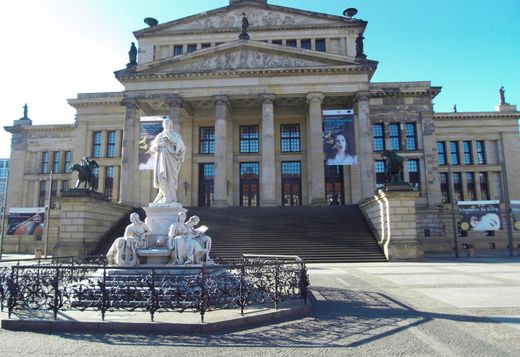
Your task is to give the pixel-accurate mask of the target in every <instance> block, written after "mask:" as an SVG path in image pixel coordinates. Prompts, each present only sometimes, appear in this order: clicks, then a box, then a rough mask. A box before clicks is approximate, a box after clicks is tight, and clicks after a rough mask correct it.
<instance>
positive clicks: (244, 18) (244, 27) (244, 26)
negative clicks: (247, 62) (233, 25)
mask: <svg viewBox="0 0 520 357" xmlns="http://www.w3.org/2000/svg"><path fill="white" fill-rule="evenodd" d="M248 28H249V20H248V19H247V16H246V14H245V13H242V33H241V34H240V36H238V38H240V39H241V40H249V34H248V33H247V29H248Z"/></svg>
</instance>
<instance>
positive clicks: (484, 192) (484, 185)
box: [478, 172, 489, 200]
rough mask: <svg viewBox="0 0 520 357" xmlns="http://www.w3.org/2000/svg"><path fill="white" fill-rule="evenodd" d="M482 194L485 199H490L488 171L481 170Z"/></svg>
mask: <svg viewBox="0 0 520 357" xmlns="http://www.w3.org/2000/svg"><path fill="white" fill-rule="evenodd" d="M478 178H479V181H480V196H481V197H482V199H483V200H489V184H488V175H487V172H479V174H478Z"/></svg>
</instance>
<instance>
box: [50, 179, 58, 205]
mask: <svg viewBox="0 0 520 357" xmlns="http://www.w3.org/2000/svg"><path fill="white" fill-rule="evenodd" d="M57 195H58V181H55V180H54V181H52V185H51V208H52V209H54V208H56V197H57Z"/></svg>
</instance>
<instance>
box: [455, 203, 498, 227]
mask: <svg viewBox="0 0 520 357" xmlns="http://www.w3.org/2000/svg"><path fill="white" fill-rule="evenodd" d="M457 205H458V207H459V214H460V229H461V230H463V231H498V230H500V229H501V228H502V227H501V226H502V224H501V221H500V202H499V201H458V202H457Z"/></svg>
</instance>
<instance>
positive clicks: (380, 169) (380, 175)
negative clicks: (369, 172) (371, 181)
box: [375, 160, 385, 189]
mask: <svg viewBox="0 0 520 357" xmlns="http://www.w3.org/2000/svg"><path fill="white" fill-rule="evenodd" d="M375 166H376V167H375V169H376V189H378V188H383V187H385V160H376V162H375Z"/></svg>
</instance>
